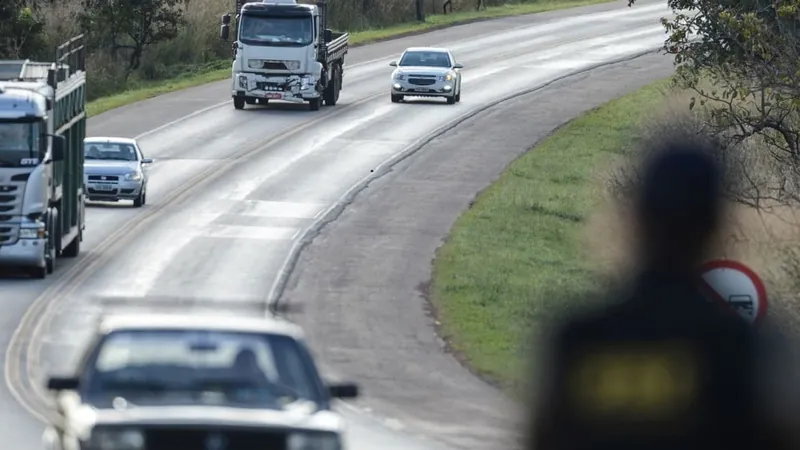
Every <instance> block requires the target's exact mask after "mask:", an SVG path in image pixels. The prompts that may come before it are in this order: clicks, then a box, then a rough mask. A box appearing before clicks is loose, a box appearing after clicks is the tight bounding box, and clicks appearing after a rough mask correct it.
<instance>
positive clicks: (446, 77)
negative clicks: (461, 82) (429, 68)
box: [439, 72, 456, 81]
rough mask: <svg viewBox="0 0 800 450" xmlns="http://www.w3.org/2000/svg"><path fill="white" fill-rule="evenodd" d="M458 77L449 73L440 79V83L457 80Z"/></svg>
mask: <svg viewBox="0 0 800 450" xmlns="http://www.w3.org/2000/svg"><path fill="white" fill-rule="evenodd" d="M455 77H456V75H455V74H454V73H453V72H447V73H446V74H444V75H442V76H440V77H439V81H452V80H453V79H455Z"/></svg>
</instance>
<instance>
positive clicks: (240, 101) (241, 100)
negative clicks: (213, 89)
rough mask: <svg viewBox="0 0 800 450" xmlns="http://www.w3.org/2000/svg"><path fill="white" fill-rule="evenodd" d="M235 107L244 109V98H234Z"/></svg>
mask: <svg viewBox="0 0 800 450" xmlns="http://www.w3.org/2000/svg"><path fill="white" fill-rule="evenodd" d="M233 107H234V108H236V109H244V98H242V97H233Z"/></svg>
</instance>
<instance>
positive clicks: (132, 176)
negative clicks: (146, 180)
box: [125, 171, 142, 181]
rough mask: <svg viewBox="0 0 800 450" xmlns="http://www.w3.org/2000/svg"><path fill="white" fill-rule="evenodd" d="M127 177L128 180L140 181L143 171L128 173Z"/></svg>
mask: <svg viewBox="0 0 800 450" xmlns="http://www.w3.org/2000/svg"><path fill="white" fill-rule="evenodd" d="M125 179H126V180H128V181H140V180H141V179H142V173H141V172H139V171H136V172H131V173H126V174H125Z"/></svg>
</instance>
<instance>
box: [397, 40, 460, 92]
mask: <svg viewBox="0 0 800 450" xmlns="http://www.w3.org/2000/svg"><path fill="white" fill-rule="evenodd" d="M389 65H390V66H392V67H396V69H395V70H394V72H393V73H392V94H391V95H392V102H394V103H398V102H400V101H402V100H403V99H404V98H405V97H444V98H446V99H447V103H449V104H451V105H452V104H454V103H456V102H459V101H461V71H460V69H462V68H464V66H463V65H462V64H459V63H457V62H456V61H455V58H453V55H452V53H450V50H448V49H446V48H436V47H411V48H408V49H406V51H405V52H403V55H402V56H401V57H400V61H399V62H397V61H392V62H391V63H389Z"/></svg>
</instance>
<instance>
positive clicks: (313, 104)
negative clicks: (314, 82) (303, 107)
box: [308, 98, 322, 111]
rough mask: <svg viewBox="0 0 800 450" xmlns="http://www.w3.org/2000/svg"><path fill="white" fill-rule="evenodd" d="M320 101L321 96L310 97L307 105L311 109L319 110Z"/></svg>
mask: <svg viewBox="0 0 800 450" xmlns="http://www.w3.org/2000/svg"><path fill="white" fill-rule="evenodd" d="M320 103H322V99H321V98H312V99H311V100H310V101H309V102H308V106H309V108H311V110H312V111H319V106H320Z"/></svg>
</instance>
